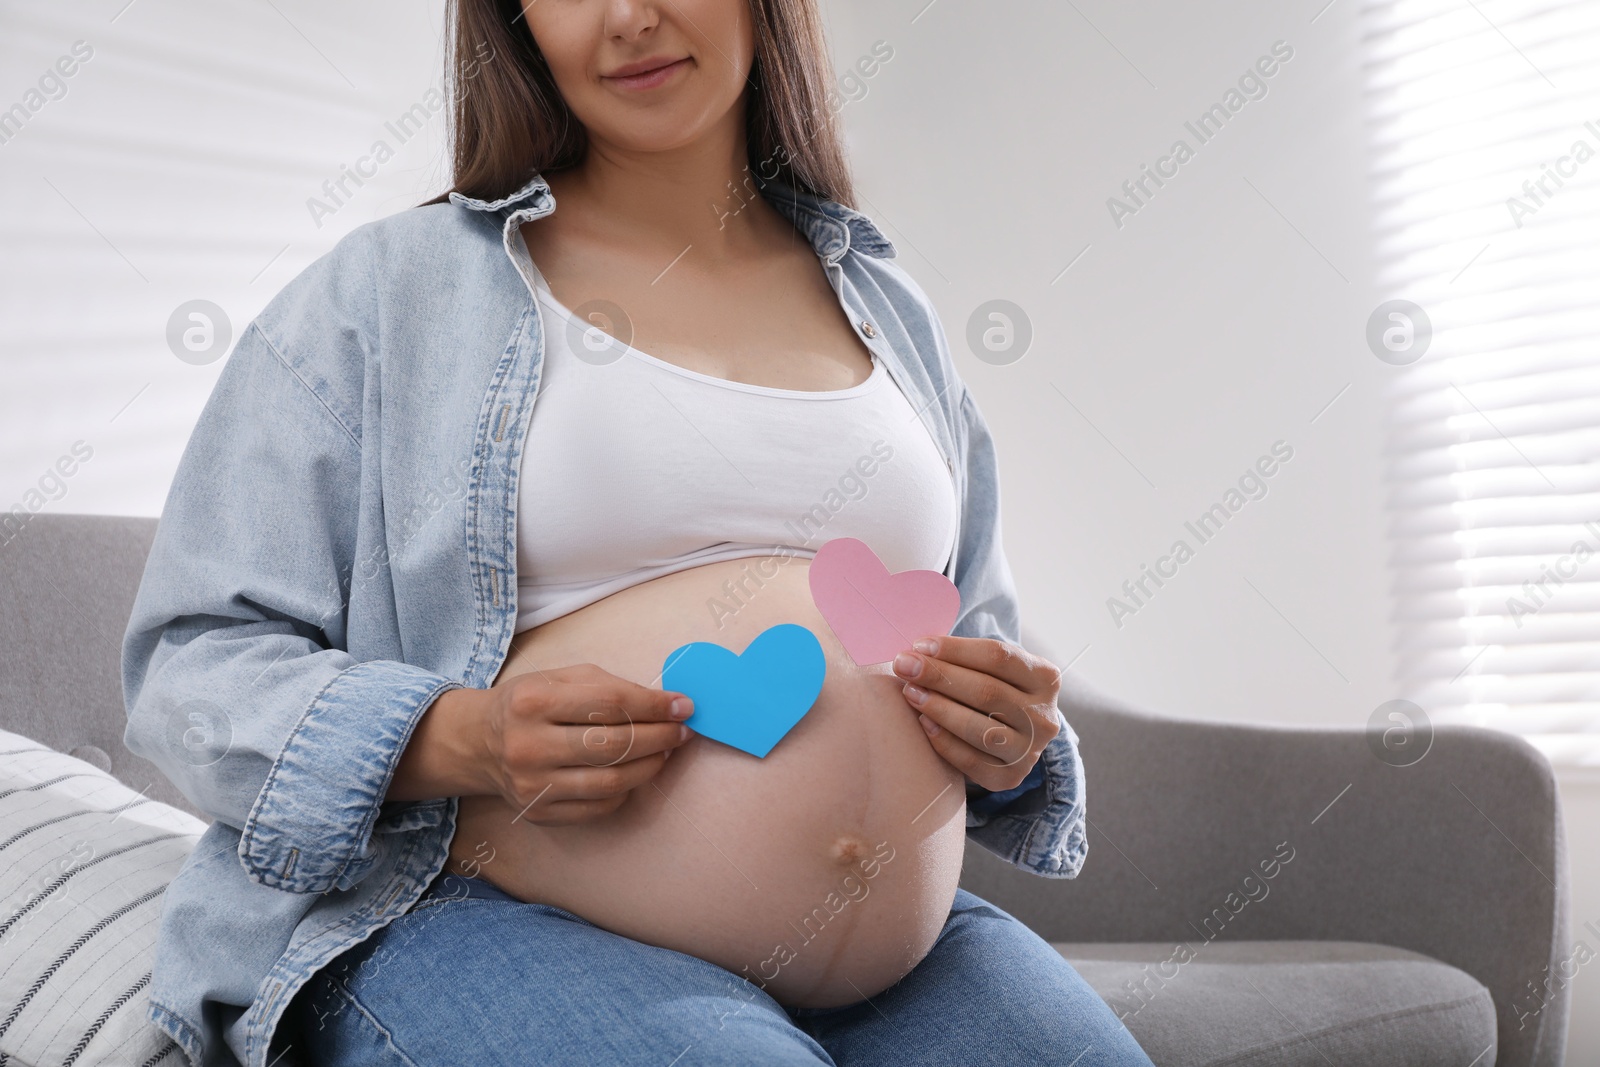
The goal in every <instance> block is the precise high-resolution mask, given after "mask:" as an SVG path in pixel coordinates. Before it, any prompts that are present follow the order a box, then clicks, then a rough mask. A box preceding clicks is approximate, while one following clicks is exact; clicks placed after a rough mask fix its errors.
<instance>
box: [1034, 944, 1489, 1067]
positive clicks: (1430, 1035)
mask: <svg viewBox="0 0 1600 1067" xmlns="http://www.w3.org/2000/svg"><path fill="white" fill-rule="evenodd" d="M1054 947H1055V948H1056V950H1057V951H1058V952H1060V953H1061V954H1062V955H1063V956H1065V957H1066V959H1067V961H1068V962H1070V963H1071V964H1072V965H1073V967H1075V968H1077V970H1078V973H1079V974H1081V975H1083V977H1084V979H1085V981H1087V982H1088V983H1089V984H1090V985H1091V986H1093V987H1094V990H1095V992H1097V993H1099V994H1100V996H1101V997H1102V998H1104V999H1105V1001H1106V1003H1108V1004H1110V1005H1111V1007H1112V1008H1113V1009H1114V1010H1115V1011H1116V1013H1117V1015H1118V1017H1120V1018H1121V1019H1122V1021H1123V1024H1124V1025H1126V1026H1127V1028H1128V1030H1129V1031H1130V1032H1132V1034H1133V1036H1134V1037H1135V1038H1136V1039H1137V1040H1138V1042H1139V1044H1140V1045H1141V1046H1143V1047H1144V1050H1145V1051H1146V1052H1147V1053H1149V1055H1150V1058H1151V1059H1152V1060H1154V1061H1155V1063H1156V1064H1157V1067H1176V1065H1179V1064H1182V1065H1184V1067H1223V1065H1224V1064H1226V1065H1227V1067H1301V1065H1305V1067H1327V1064H1329V1063H1336V1064H1345V1063H1360V1064H1383V1065H1386V1067H1387V1065H1394V1067H1432V1065H1434V1064H1438V1065H1439V1067H1469V1065H1470V1067H1491V1065H1492V1064H1493V1063H1494V1061H1495V1012H1494V1003H1493V1001H1492V999H1491V998H1490V996H1489V991H1488V990H1487V989H1485V988H1484V987H1483V985H1482V984H1480V983H1479V982H1478V981H1477V979H1475V978H1473V977H1472V976H1470V975H1468V974H1466V973H1465V972H1463V971H1460V970H1457V969H1456V968H1454V967H1451V966H1449V965H1448V964H1444V963H1440V962H1439V961H1438V960H1436V959H1433V958H1432V957H1430V956H1423V955H1420V954H1418V953H1415V952H1408V951H1406V950H1405V949H1399V948H1391V947H1390V946H1388V945H1373V944H1366V943H1362V942H1355V941H1239V942H1233V943H1228V944H1218V943H1211V942H1206V941H1201V940H1196V941H1194V942H1188V943H1185V944H1184V945H1182V946H1176V945H1173V944H1157V943H1138V944H1082V943H1076V944H1067V943H1058V944H1056V945H1055V946H1054Z"/></svg>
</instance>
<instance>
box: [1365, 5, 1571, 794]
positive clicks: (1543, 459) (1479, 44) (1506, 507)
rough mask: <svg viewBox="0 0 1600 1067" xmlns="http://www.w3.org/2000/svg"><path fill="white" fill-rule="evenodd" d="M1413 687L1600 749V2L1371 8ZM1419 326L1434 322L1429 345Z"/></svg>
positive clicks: (1389, 493)
mask: <svg viewBox="0 0 1600 1067" xmlns="http://www.w3.org/2000/svg"><path fill="white" fill-rule="evenodd" d="M1362 30H1363V50H1364V54H1363V63H1364V67H1365V70H1364V75H1365V87H1366V94H1367V114H1368V119H1369V122H1370V127H1369V128H1370V131H1371V133H1370V144H1371V149H1372V152H1371V160H1370V162H1371V171H1370V173H1371V183H1370V186H1371V191H1372V195H1373V198H1374V212H1373V217H1374V219H1375V220H1376V227H1377V232H1376V234H1375V238H1376V241H1375V248H1376V253H1377V257H1376V267H1377V271H1378V282H1379V286H1378V287H1379V290H1380V292H1381V296H1380V299H1388V298H1402V299H1406V300H1410V301H1412V302H1414V303H1415V304H1417V305H1418V306H1420V307H1421V308H1422V309H1423V310H1424V311H1425V313H1426V315H1427V317H1428V319H1429V321H1430V322H1431V325H1432V335H1431V337H1430V338H1429V339H1428V342H1427V349H1426V351H1424V352H1423V354H1422V355H1421V356H1420V357H1417V358H1415V361H1414V362H1411V363H1407V364H1405V365H1401V366H1393V367H1388V368H1386V372H1387V373H1389V374H1390V375H1391V381H1390V382H1389V383H1388V387H1387V392H1386V397H1385V408H1386V416H1387V430H1386V442H1385V464H1384V466H1385V471H1386V479H1387V485H1386V508H1387V513H1388V521H1389V537H1390V549H1391V555H1390V559H1391V567H1392V583H1393V584H1392V589H1393V597H1394V605H1395V620H1396V633H1397V641H1398V648H1397V653H1398V655H1397V664H1398V667H1397V670H1398V672H1399V678H1398V681H1399V684H1400V688H1401V691H1402V694H1403V695H1404V696H1406V697H1407V698H1408V699H1410V700H1413V701H1414V702H1416V703H1417V704H1418V705H1419V706H1421V707H1422V708H1423V709H1424V710H1425V711H1426V712H1427V713H1428V715H1429V716H1430V717H1431V718H1432V719H1433V720H1434V721H1435V722H1465V723H1473V724H1478V725H1485V726H1491V727H1496V728H1499V729H1504V730H1509V731H1512V732H1515V733H1518V734H1521V735H1524V736H1526V737H1527V738H1528V739H1529V740H1530V741H1531V742H1532V743H1533V744H1534V745H1536V746H1537V747H1538V748H1540V749H1542V750H1543V751H1544V752H1545V753H1546V754H1547V755H1548V756H1549V757H1550V758H1551V760H1552V761H1553V762H1555V763H1556V764H1558V765H1565V766H1569V767H1593V768H1600V3H1597V2H1594V0H1586V2H1579V3H1563V2H1536V0H1495V2H1492V3H1491V2H1484V0H1477V2H1474V3H1468V4H1458V3H1454V2H1450V3H1445V2H1439V0H1398V2H1390V3H1372V4H1369V5H1368V6H1367V7H1366V8H1365V9H1363V11H1362ZM1419 347H1420V346H1419Z"/></svg>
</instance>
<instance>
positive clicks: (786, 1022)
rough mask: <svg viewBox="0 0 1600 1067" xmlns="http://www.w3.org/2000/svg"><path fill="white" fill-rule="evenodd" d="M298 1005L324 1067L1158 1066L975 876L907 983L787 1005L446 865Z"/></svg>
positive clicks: (313, 1059) (711, 967) (314, 982)
mask: <svg viewBox="0 0 1600 1067" xmlns="http://www.w3.org/2000/svg"><path fill="white" fill-rule="evenodd" d="M294 1010H295V1012H296V1014H297V1016H298V1020H299V1026H300V1033H301V1038H300V1040H299V1041H298V1042H297V1043H301V1044H303V1046H304V1048H305V1049H306V1052H307V1055H308V1062H309V1063H310V1064H311V1065H312V1067H355V1065H357V1064H360V1065H363V1067H401V1065H403V1067H456V1065H463V1064H471V1065H473V1067H512V1065H518V1067H521V1065H533V1064H539V1065H544V1064H574V1065H579V1064H581V1065H583V1067H613V1065H630V1067H631V1065H635V1064H637V1065H639V1067H705V1065H717V1067H751V1065H755V1064H760V1065H762V1067H789V1065H795V1067H799V1065H806V1067H817V1065H819V1064H837V1065H849V1067H854V1065H860V1067H867V1065H876V1064H884V1065H888V1064H896V1065H898V1064H906V1063H911V1064H917V1065H919V1067H920V1065H935V1064H951V1065H957V1064H959V1065H961V1067H979V1065H984V1064H997V1065H998V1064H1005V1065H1012V1064H1022V1063H1027V1064H1060V1065H1061V1067H1111V1065H1117V1067H1122V1065H1131V1064H1137V1065H1141V1067H1152V1065H1151V1063H1150V1058H1149V1057H1148V1056H1146V1055H1145V1054H1144V1052H1143V1051H1142V1050H1141V1049H1140V1048H1139V1046H1138V1044H1137V1043H1136V1042H1135V1041H1134V1039H1133V1036H1132V1035H1131V1034H1129V1033H1128V1031H1127V1029H1126V1027H1124V1026H1123V1025H1122V1022H1121V1021H1120V1020H1118V1018H1117V1017H1116V1015H1115V1014H1114V1013H1113V1012H1112V1010H1111V1009H1110V1007H1108V1006H1107V1005H1106V1003H1105V1001H1103V1000H1101V999H1100V997H1099V996H1098V995H1097V994H1096V993H1095V992H1094V990H1093V989H1091V988H1090V987H1089V985H1088V984H1087V983H1086V982H1085V981H1084V980H1083V979H1082V978H1081V977H1080V976H1079V975H1078V972H1077V971H1075V970H1073V968H1072V966H1071V965H1070V964H1068V963H1067V962H1066V960H1064V959H1062V958H1061V956H1060V954H1058V953H1057V952H1056V951H1055V950H1054V949H1053V948H1051V947H1050V946H1049V945H1048V944H1047V943H1046V942H1045V941H1044V940H1042V939H1041V938H1040V937H1039V936H1038V935H1037V934H1035V933H1034V932H1033V931H1032V930H1030V929H1028V927H1026V926H1024V925H1023V924H1022V923H1021V922H1019V921H1018V920H1017V919H1015V918H1013V917H1012V916H1010V915H1008V914H1007V913H1006V912H1004V911H1002V910H1000V909H999V908H997V907H995V906H994V905H993V904H990V903H989V902H987V901H985V900H983V899H982V898H981V897H978V896H975V895H974V894H972V893H969V892H967V891H966V890H964V889H958V890H957V891H956V897H955V902H954V906H953V907H952V908H951V909H950V918H949V920H948V921H947V922H946V923H945V926H944V929H943V931H941V932H940V934H939V938H938V940H937V941H936V942H935V943H934V946H933V949H932V950H931V951H930V952H929V953H928V955H927V956H926V957H925V958H924V959H923V960H922V962H921V963H919V964H917V966H916V967H915V968H913V969H912V971H911V973H910V974H908V975H906V976H905V977H904V978H902V979H901V980H900V981H899V982H897V983H896V984H895V985H893V986H891V987H890V988H888V989H886V990H884V991H883V992H882V993H879V994H877V995H876V996H873V997H871V998H869V999H867V1000H865V1001H862V1002H860V1003H857V1004H852V1005H848V1006H845V1007H841V1008H796V1009H786V1008H784V1007H783V1006H782V1005H780V1004H779V1003H778V1002H777V1001H775V1000H773V999H772V997H770V996H769V995H767V994H766V993H764V992H762V991H761V990H760V989H759V988H758V987H757V986H756V985H755V984H754V983H752V982H749V981H746V980H745V979H743V978H741V977H739V976H737V975H735V974H733V973H732V972H730V971H727V970H725V969H723V968H721V967H718V966H716V965H715V964H712V963H707V962H706V961H705V960H702V959H699V958H697V957H694V956H690V955H686V954H684V953H682V952H674V951H672V950H671V949H664V948H657V947H654V946H652V945H646V944H644V943H642V942H639V941H634V940H632V939H631V938H627V937H622V936H620V935H618V934H613V933H610V932H609V931H606V930H602V929H600V928H599V927H597V926H595V925H594V924H593V923H590V922H588V921H587V920H585V919H582V918H579V917H578V916H577V915H574V914H572V913H571V912H569V911H565V910H563V909H561V908H558V907H555V906H554V905H549V904H527V903H523V902H522V901H519V900H517V899H516V898H514V897H511V896H508V895H506V894H505V893H503V892H501V891H500V890H499V889H497V888H496V887H495V886H493V885H492V884H490V883H489V882H486V881H483V880H481V879H477V878H462V877H460V876H457V875H454V874H442V875H440V876H439V877H438V878H436V879H435V880H434V882H433V884H432V885H431V886H430V887H429V889H428V891H427V893H426V894H424V896H423V897H421V898H420V899H419V900H418V901H417V903H416V904H415V905H414V906H413V907H412V908H411V910H410V911H409V912H407V913H406V914H405V915H402V916H401V917H400V918H398V919H396V920H394V921H393V922H391V923H390V924H389V925H387V926H385V927H384V928H383V929H381V930H379V931H378V932H377V933H376V934H374V935H373V936H372V937H370V938H368V939H367V940H366V941H363V942H362V943H361V944H359V945H354V946H352V947H351V948H349V949H347V950H346V951H345V952H343V953H342V954H341V955H339V956H338V957H336V958H335V959H334V960H333V961H332V962H330V963H329V964H328V965H326V966H325V967H323V968H322V969H321V970H320V971H318V972H317V974H316V975H315V976H313V977H312V979H311V981H310V983H308V984H307V986H306V987H305V988H304V989H302V991H301V993H300V995H298V996H297V997H296V999H295V1003H294Z"/></svg>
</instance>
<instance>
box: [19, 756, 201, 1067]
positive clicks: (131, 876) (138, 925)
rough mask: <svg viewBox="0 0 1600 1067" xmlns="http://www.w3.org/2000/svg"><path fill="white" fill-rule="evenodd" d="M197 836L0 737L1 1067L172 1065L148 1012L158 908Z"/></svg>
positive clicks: (111, 784) (103, 779) (173, 816)
mask: <svg viewBox="0 0 1600 1067" xmlns="http://www.w3.org/2000/svg"><path fill="white" fill-rule="evenodd" d="M205 828H206V824H205V823H203V822H201V821H200V820H199V819H196V818H195V817H194V816H192V815H189V814H187V813H185V812H181V811H178V810H177V809H175V808H171V807H168V806H167V805H165V804H162V803H160V802H159V801H155V800H151V799H149V798H148V797H145V796H141V795H140V794H138V793H135V792H134V791H133V790H131V789H129V788H128V787H127V786H125V785H123V784H122V783H121V782H119V781H117V780H116V779H115V778H113V777H111V775H109V774H107V773H106V772H105V771H103V770H101V769H100V768H99V767H96V766H94V765H92V764H90V763H87V762H85V761H83V760H80V759H75V758H73V757H71V756H67V755H63V754H61V753H59V752H56V751H55V750H53V749H51V748H48V747H47V746H45V745H42V744H40V743H39V742H37V741H33V740H31V739H29V738H26V737H23V736H22V735H21V734H15V733H11V732H9V731H6V730H0V1064H5V1063H11V1064H23V1065H38V1067H44V1065H46V1064H49V1065H52V1067H54V1065H61V1067H69V1065H70V1067H89V1065H91V1064H99V1065H122V1064H126V1065H129V1067H152V1065H156V1064H159V1065H161V1067H181V1065H182V1063H183V1061H184V1057H183V1054H182V1053H181V1052H180V1051H179V1049H178V1047H177V1046H176V1045H175V1044H173V1043H172V1040H171V1039H170V1038H168V1037H167V1035H166V1034H165V1033H163V1032H162V1031H160V1030H158V1029H156V1027H155V1026H154V1025H152V1024H151V1023H149V1022H148V1021H147V1020H146V1018H145V1013H146V1010H147V1009H148V1007H149V994H148V988H149V984H150V964H151V961H152V960H153V958H154V956H155V939H156V930H157V927H158V924H159V922H160V918H161V897H162V894H163V892H164V891H165V890H166V887H167V883H168V882H170V881H171V880H172V878H173V877H174V876H175V875H176V874H177V873H178V869H179V868H180V867H181V866H182V865H183V861H184V858H185V857H186V856H187V855H188V854H189V853H190V852H191V851H192V850H193V849H194V846H195V843H196V842H197V841H199V839H200V835H201V834H202V833H203V832H204V831H205Z"/></svg>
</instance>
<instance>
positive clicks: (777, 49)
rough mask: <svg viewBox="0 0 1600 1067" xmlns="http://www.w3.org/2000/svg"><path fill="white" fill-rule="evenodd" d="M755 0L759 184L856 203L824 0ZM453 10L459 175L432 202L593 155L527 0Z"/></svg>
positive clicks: (512, 184) (492, 196)
mask: <svg viewBox="0 0 1600 1067" xmlns="http://www.w3.org/2000/svg"><path fill="white" fill-rule="evenodd" d="M749 3H750V13H751V16H752V18H753V20H754V22H755V45H756V55H755V60H754V62H753V63H752V64H751V67H750V79H749V82H750V90H749V91H747V95H746V111H745V139H746V141H747V142H748V144H749V168H750V171H751V179H752V181H753V183H754V185H755V187H756V188H759V187H760V186H761V185H762V184H764V183H765V181H767V180H772V179H777V180H779V181H782V182H784V183H786V184H788V185H792V186H794V187H795V188H797V189H801V190H804V191H805V192H808V193H811V194H813V195H816V196H822V197H826V198H828V199H832V200H836V201H838V202H839V203H841V204H844V205H845V206H846V207H852V208H853V207H855V192H854V189H853V187H852V184H851V180H850V168H849V164H848V163H847V162H846V160H845V154H844V144H843V141H842V139H841V137H840V135H839V123H838V121H837V113H838V109H837V107H836V106H835V100H836V96H835V94H834V93H833V92H832V90H831V85H832V82H833V65H832V63H830V62H829V60H828V52H827V45H826V41H825V38H824V36H823V30H822V19H821V17H820V15H819V14H818V12H817V7H816V0H749ZM445 19H446V28H447V33H448V34H449V37H450V39H451V40H452V41H453V42H454V43H453V46H452V48H451V55H450V57H449V59H448V60H447V67H448V71H447V78H446V81H447V83H448V84H449V85H450V86H451V87H452V92H451V93H450V100H451V109H450V143H451V154H452V157H453V158H452V171H453V175H454V183H455V184H454V185H453V186H452V187H451V189H448V190H446V191H445V192H443V193H440V194H439V195H438V196H436V197H434V198H433V199H431V200H426V201H424V202H423V203H424V204H438V203H442V202H444V201H445V200H447V199H449V196H450V193H451V192H459V193H461V195H463V196H470V197H474V198H476V199H480V200H497V199H499V198H501V197H504V196H507V195H509V194H510V193H513V192H515V191H516V190H517V189H520V188H521V187H522V186H524V185H526V184H527V183H528V181H529V180H530V179H531V178H532V177H533V175H534V174H535V173H544V172H545V171H556V170H562V169H564V168H566V167H571V166H574V165H576V164H577V163H579V162H581V161H582V160H583V157H584V153H585V151H586V150H587V146H588V134H587V131H585V129H584V127H583V124H582V123H581V122H579V121H578V118H577V116H576V115H574V114H573V113H572V110H571V108H569V107H568V106H567V103H566V101H565V100H564V99H562V96H561V93H560V92H559V91H558V90H557V88H556V83H555V79H554V78H552V77H551V75H550V68H549V66H548V65H546V63H545V60H544V56H543V54H541V53H540V51H539V47H538V45H536V44H535V43H534V40H533V34H532V33H531V32H530V31H529V29H528V23H527V20H526V19H525V18H523V13H522V7H521V4H520V3H519V2H518V0H449V3H448V4H447V6H446V13H445ZM417 206H418V207H421V206H423V205H422V204H419V205H417Z"/></svg>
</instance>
